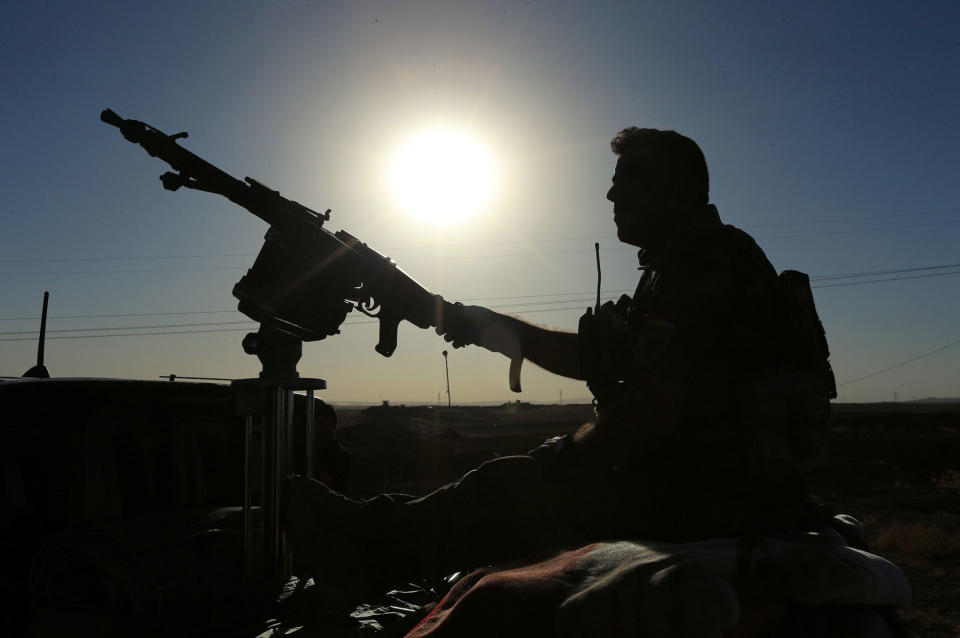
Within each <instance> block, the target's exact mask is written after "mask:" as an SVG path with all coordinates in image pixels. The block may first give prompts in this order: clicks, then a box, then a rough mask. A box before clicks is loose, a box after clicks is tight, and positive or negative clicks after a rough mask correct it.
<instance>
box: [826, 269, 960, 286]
mask: <svg viewBox="0 0 960 638" xmlns="http://www.w3.org/2000/svg"><path fill="white" fill-rule="evenodd" d="M946 275H960V270H954V271H951V272H934V273H927V274H925V275H912V276H910V277H887V278H886V279H872V280H870V281H848V282H845V283H841V284H823V285H822V286H810V287H811V288H839V287H841V286H865V285H867V284H879V283H883V282H885V281H903V280H906V279H926V278H928V277H944V276H946Z"/></svg>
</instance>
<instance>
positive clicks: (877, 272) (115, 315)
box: [0, 264, 960, 334]
mask: <svg viewBox="0 0 960 638" xmlns="http://www.w3.org/2000/svg"><path fill="white" fill-rule="evenodd" d="M944 268H960V264H943V265H940V266H918V267H913V268H901V269H898V270H875V271H866V272H859V273H846V274H837V275H819V276H815V277H811V278H810V281H833V280H837V279H851V278H856V277H874V276H878V275H885V274H896V273H909V272H920V271H925V270H941V269H944ZM956 274H960V270H957V271H951V272H944V273H927V274H923V275H914V276H908V277H888V278H884V279H874V280H870V281H853V282H843V283H835V284H820V285H814V286H811V287H812V288H836V287H842V286H860V285H866V284H875V283H883V282H889V281H901V280H908V279H925V278H927V277H942V276H946V275H956ZM602 292H603V294H626V293H628V292H629V291H623V290H604V291H602ZM592 294H594V293H593V292H592V291H580V292H554V293H545V294H535V295H512V296H498V297H474V298H470V299H464V300H463V302H465V303H473V302H476V301H491V300H500V299H503V300H507V299H534V298H543V297H562V296H582V295H592ZM563 301H574V300H573V299H568V300H563ZM523 305H531V304H528V303H525V304H523ZM534 305H536V304H534ZM494 307H496V306H494ZM234 312H237V311H236V310H194V311H182V312H133V313H105V314H90V315H54V316H51V317H50V319H106V318H124V317H160V316H182V315H201V314H226V313H234ZM37 319H39V317H37V316H26V317H0V321H36V320H37ZM0 334H9V333H0Z"/></svg>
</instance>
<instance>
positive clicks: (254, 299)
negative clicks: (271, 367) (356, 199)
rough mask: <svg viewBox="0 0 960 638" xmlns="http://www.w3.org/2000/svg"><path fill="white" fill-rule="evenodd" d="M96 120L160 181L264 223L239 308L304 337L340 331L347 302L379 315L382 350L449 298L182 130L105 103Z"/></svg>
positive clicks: (237, 292)
mask: <svg viewBox="0 0 960 638" xmlns="http://www.w3.org/2000/svg"><path fill="white" fill-rule="evenodd" d="M100 119H101V120H103V121H104V122H106V123H107V124H110V125H112V126H116V127H117V128H119V129H120V132H121V133H123V136H124V137H125V138H126V139H127V140H129V141H130V142H133V143H135V144H139V145H140V146H142V147H143V148H144V149H145V150H146V151H147V152H148V153H149V154H150V155H152V156H154V157H159V158H160V159H162V160H164V161H165V162H167V163H168V164H169V165H170V166H171V167H172V168H173V169H174V170H175V171H176V172H169V171H168V172H166V173H164V174H163V175H161V176H160V181H161V182H162V183H163V187H164V188H165V189H167V190H171V191H175V190H178V189H179V188H181V187H186V188H191V189H194V190H201V191H206V192H208V193H215V194H217V195H222V196H224V197H226V198H227V199H229V200H230V201H232V202H233V203H235V204H238V205H240V206H242V207H243V208H246V209H247V210H248V211H250V212H251V213H253V214H254V215H256V216H257V217H259V218H260V219H262V220H264V221H265V222H267V223H268V224H269V225H270V229H269V230H268V231H267V234H266V237H265V241H264V244H263V247H262V248H261V250H260V254H259V255H258V256H257V259H256V261H255V262H254V264H253V267H252V268H251V269H250V270H249V271H247V274H246V275H245V276H244V277H243V278H242V279H241V280H240V281H239V282H237V284H236V285H235V286H234V288H233V295H234V296H235V297H236V298H237V299H239V304H238V310H240V312H242V313H243V314H245V315H247V316H248V317H250V318H251V319H253V320H254V321H259V322H261V323H263V324H268V325H271V326H274V327H275V328H277V329H279V330H280V331H282V332H285V333H287V334H290V335H292V336H294V337H296V338H298V339H301V340H303V341H316V340H319V339H323V338H325V337H327V336H329V335H333V334H337V333H339V332H340V331H339V327H340V324H342V323H343V321H344V319H345V318H346V316H347V313H349V312H350V311H351V310H352V309H354V308H356V309H357V310H359V311H360V312H362V313H364V314H366V315H368V316H371V317H376V318H377V319H379V321H380V340H379V343H377V345H376V350H377V352H379V353H380V354H382V355H383V356H385V357H389V356H390V355H392V354H393V352H394V350H396V347H397V327H398V325H399V323H400V321H402V320H404V319H405V320H407V321H409V322H411V323H413V324H414V325H416V326H418V327H420V328H433V327H435V326H436V325H437V323H438V321H440V318H441V316H442V315H443V314H444V313H449V312H451V310H453V309H454V304H450V303H448V302H446V301H444V300H443V298H442V297H440V296H439V295H434V294H432V293H430V292H428V291H427V290H425V289H424V288H423V287H422V286H421V285H420V284H418V283H417V282H416V281H414V280H413V279H412V278H411V277H410V276H409V275H407V274H406V273H405V272H403V271H402V270H400V269H399V268H398V267H397V264H396V263H395V262H394V261H393V260H392V259H390V258H388V257H386V256H384V255H382V254H380V253H378V252H377V251H375V250H373V249H372V248H370V247H369V246H367V245H366V244H364V243H363V242H361V241H360V240H359V239H357V238H356V237H354V236H353V235H351V234H350V233H347V232H346V231H343V230H340V231H337V232H336V233H331V232H330V231H328V230H327V229H325V228H324V227H323V223H324V222H325V221H327V220H329V219H330V211H329V210H326V211H325V212H323V213H318V212H316V211H314V210H311V209H309V208H307V207H306V206H303V205H302V204H299V203H297V202H295V201H291V200H289V199H287V198H285V197H283V196H282V195H280V193H278V192H277V191H275V190H272V189H270V188H268V187H267V186H264V185H263V184H261V183H260V182H258V181H257V180H255V179H252V178H250V177H246V178H244V180H243V181H241V180H239V179H236V178H234V177H232V176H231V175H228V174H227V173H225V172H224V171H222V170H220V169H219V168H217V167H216V166H214V165H212V164H210V163H209V162H207V161H206V160H203V159H201V158H200V157H198V156H196V155H194V154H193V153H191V152H190V151H188V150H186V149H185V148H183V147H182V146H180V145H179V144H178V143H177V140H178V139H182V138H185V137H187V133H177V134H175V135H167V134H166V133H163V132H162V131H160V130H158V129H156V128H154V127H152V126H149V125H148V124H145V123H143V122H140V121H138V120H131V119H124V118H122V117H120V116H119V115H117V114H116V113H114V112H113V111H111V110H109V109H107V110H105V111H103V112H102V113H101V114H100Z"/></svg>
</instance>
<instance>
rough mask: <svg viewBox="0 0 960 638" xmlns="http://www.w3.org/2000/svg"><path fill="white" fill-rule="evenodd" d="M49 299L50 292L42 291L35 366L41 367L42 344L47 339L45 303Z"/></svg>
mask: <svg viewBox="0 0 960 638" xmlns="http://www.w3.org/2000/svg"><path fill="white" fill-rule="evenodd" d="M49 301H50V292H49V291H47V290H44V291H43V312H42V313H40V343H39V344H37V367H38V368H42V367H43V344H44V342H45V341H46V339H47V303H48V302H49Z"/></svg>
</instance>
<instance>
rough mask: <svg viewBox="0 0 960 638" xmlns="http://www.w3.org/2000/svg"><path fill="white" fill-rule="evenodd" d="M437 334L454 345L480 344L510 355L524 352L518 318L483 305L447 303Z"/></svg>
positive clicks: (519, 355) (457, 346)
mask: <svg viewBox="0 0 960 638" xmlns="http://www.w3.org/2000/svg"><path fill="white" fill-rule="evenodd" d="M445 310H446V311H445V312H444V314H443V322H442V323H441V324H440V325H438V326H437V334H439V335H443V338H444V339H445V340H446V341H448V342H449V343H451V344H453V347H454V348H462V347H464V346H470V345H478V346H480V347H482V348H486V349H487V350H490V351H491V352H499V353H500V354H503V355H506V356H507V357H510V358H511V359H515V358H517V357H522V356H523V345H522V343H521V339H520V335H519V334H518V330H517V323H518V322H517V320H516V319H513V318H511V317H507V316H504V315H501V314H499V313H496V312H494V311H492V310H490V309H488V308H484V307H483V306H464V305H462V304H459V303H457V304H452V305H451V306H447V308H446V309H445Z"/></svg>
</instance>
